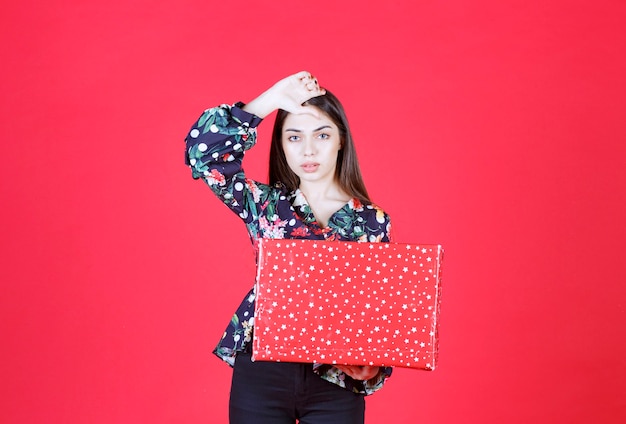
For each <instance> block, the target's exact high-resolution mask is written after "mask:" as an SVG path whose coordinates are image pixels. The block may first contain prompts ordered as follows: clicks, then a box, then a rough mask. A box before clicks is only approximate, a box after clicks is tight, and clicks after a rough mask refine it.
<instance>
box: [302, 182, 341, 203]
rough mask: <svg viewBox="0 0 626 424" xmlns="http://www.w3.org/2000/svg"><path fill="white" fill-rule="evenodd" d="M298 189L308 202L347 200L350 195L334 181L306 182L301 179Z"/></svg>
mask: <svg viewBox="0 0 626 424" xmlns="http://www.w3.org/2000/svg"><path fill="white" fill-rule="evenodd" d="M299 189H300V191H301V192H302V193H303V194H304V197H306V198H307V200H308V201H310V202H315V201H319V200H322V201H323V200H340V201H345V202H347V201H348V200H350V199H351V197H350V196H349V195H348V194H347V193H346V192H344V191H343V190H342V189H341V187H339V184H337V182H336V181H332V182H329V183H323V182H318V183H307V182H306V181H304V182H303V181H301V182H300V187H299Z"/></svg>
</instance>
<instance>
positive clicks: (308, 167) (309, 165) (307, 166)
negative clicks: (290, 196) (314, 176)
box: [300, 162, 320, 172]
mask: <svg viewBox="0 0 626 424" xmlns="http://www.w3.org/2000/svg"><path fill="white" fill-rule="evenodd" d="M300 167H301V168H302V170H303V171H304V172H315V171H317V168H319V167H320V164H319V163H316V162H305V163H303V164H302V165H300Z"/></svg>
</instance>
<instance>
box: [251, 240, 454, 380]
mask: <svg viewBox="0 0 626 424" xmlns="http://www.w3.org/2000/svg"><path fill="white" fill-rule="evenodd" d="M442 257H443V249H442V247H441V246H439V245H417V244H402V243H356V242H343V241H342V242H338V241H317V240H269V239H262V240H260V244H259V259H258V266H257V278H256V286H255V288H256V306H255V318H254V336H253V343H252V346H253V353H252V354H253V359H254V360H265V361H285V362H311V363H313V362H316V363H325V364H351V365H373V366H400V367H407V368H418V369H426V370H434V369H435V367H436V364H437V350H438V321H439V305H440V294H441V275H440V274H441V261H442Z"/></svg>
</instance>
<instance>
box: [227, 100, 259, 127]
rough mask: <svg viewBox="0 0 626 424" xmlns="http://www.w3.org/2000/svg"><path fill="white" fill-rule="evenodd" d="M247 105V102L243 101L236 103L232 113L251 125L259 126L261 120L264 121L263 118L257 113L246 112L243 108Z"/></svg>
mask: <svg viewBox="0 0 626 424" xmlns="http://www.w3.org/2000/svg"><path fill="white" fill-rule="evenodd" d="M245 105H246V104H245V103H243V102H237V103H235V104H234V105H233V107H232V109H231V111H230V113H231V114H232V116H234V117H235V118H237V119H239V120H240V121H241V122H247V123H248V124H250V126H251V127H256V126H258V125H259V124H260V123H261V121H263V118H259V117H258V116H256V115H255V114H253V113H250V112H246V111H245V110H243V107H244V106H245Z"/></svg>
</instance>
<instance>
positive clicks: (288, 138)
mask: <svg viewBox="0 0 626 424" xmlns="http://www.w3.org/2000/svg"><path fill="white" fill-rule="evenodd" d="M298 140H300V136H297V135H290V136H289V137H287V141H292V142H293V141H298Z"/></svg>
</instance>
